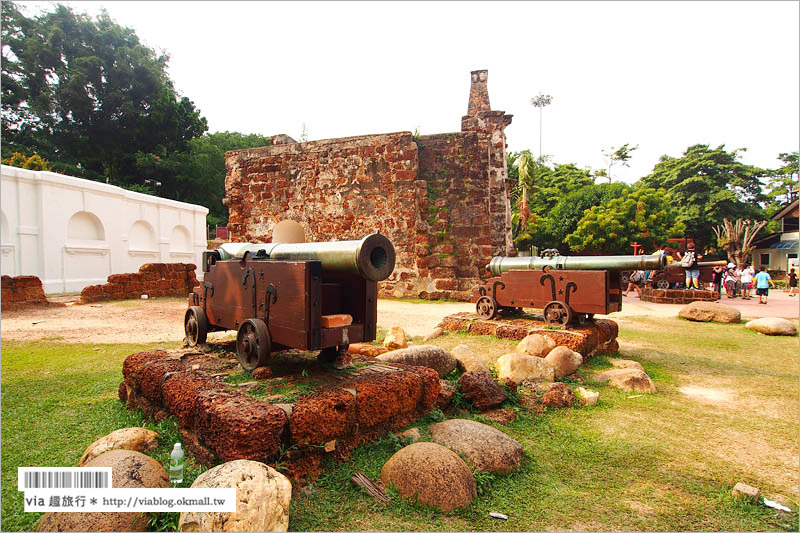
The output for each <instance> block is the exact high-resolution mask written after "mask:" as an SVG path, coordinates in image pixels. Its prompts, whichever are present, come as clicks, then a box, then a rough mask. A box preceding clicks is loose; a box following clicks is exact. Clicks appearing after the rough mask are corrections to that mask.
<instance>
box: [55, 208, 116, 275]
mask: <svg viewBox="0 0 800 533" xmlns="http://www.w3.org/2000/svg"><path fill="white" fill-rule="evenodd" d="M64 252H65V255H64V279H65V280H69V281H70V282H72V283H74V284H75V285H76V286H85V285H88V284H92V283H98V282H101V283H102V281H103V280H105V278H106V276H108V275H109V274H110V273H111V263H110V255H109V252H110V248H109V246H108V243H107V242H106V232H105V228H104V227H103V223H102V221H101V220H100V219H99V218H98V217H97V215H95V214H94V213H90V212H88V211H78V212H77V213H75V214H73V215H72V216H71V217H70V219H69V222H67V239H66V242H65V243H64Z"/></svg>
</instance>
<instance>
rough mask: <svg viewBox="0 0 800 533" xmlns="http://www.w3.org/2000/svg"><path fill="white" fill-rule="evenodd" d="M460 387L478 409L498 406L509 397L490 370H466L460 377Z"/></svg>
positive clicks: (482, 409) (462, 392)
mask: <svg viewBox="0 0 800 533" xmlns="http://www.w3.org/2000/svg"><path fill="white" fill-rule="evenodd" d="M458 388H459V390H460V391H461V394H463V395H464V398H466V399H467V400H469V401H470V402H472V405H474V406H475V409H477V410H478V411H487V410H489V409H492V408H494V407H497V406H499V405H500V404H501V403H503V402H504V401H506V398H507V397H508V395H507V394H506V390H505V389H504V388H503V387H502V385H500V384H499V383H498V382H496V381H495V380H494V378H493V377H492V374H491V373H490V372H489V371H488V370H473V371H472V372H465V373H464V374H463V375H462V376H461V377H460V378H458Z"/></svg>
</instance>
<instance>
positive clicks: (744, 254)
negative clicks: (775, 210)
mask: <svg viewBox="0 0 800 533" xmlns="http://www.w3.org/2000/svg"><path fill="white" fill-rule="evenodd" d="M766 225H767V221H766V220H761V221H755V220H742V219H741V218H740V219H737V220H736V222H731V221H730V220H728V219H727V218H726V219H724V220H723V225H721V226H714V234H715V235H716V236H717V246H719V247H720V248H722V249H724V250H725V251H726V252H728V262H730V263H736V266H737V267H738V268H744V265H745V264H746V263H749V262H750V254H752V253H753V250H754V248H755V247H754V246H753V241H754V240H755V238H756V235H758V232H759V231H760V230H761V228H763V227H764V226H766Z"/></svg>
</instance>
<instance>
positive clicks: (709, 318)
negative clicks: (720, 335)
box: [678, 302, 742, 322]
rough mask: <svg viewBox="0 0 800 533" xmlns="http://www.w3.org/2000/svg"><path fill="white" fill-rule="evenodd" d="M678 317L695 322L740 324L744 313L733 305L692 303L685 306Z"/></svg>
mask: <svg viewBox="0 0 800 533" xmlns="http://www.w3.org/2000/svg"><path fill="white" fill-rule="evenodd" d="M678 316H679V317H681V318H685V319H686V320H691V321H693V322H739V321H740V320H741V319H742V313H741V312H739V310H738V309H736V308H735V307H733V306H731V305H726V304H719V303H716V302H692V303H690V304H689V305H686V306H684V307H683V308H682V309H681V310H680V311H679V312H678Z"/></svg>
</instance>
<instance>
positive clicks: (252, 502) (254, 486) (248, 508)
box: [178, 459, 292, 531]
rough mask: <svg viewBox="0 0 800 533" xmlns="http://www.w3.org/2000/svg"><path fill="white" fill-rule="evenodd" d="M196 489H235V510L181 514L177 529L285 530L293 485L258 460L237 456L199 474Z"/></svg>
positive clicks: (195, 483) (194, 484) (287, 527)
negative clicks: (237, 457) (236, 458)
mask: <svg viewBox="0 0 800 533" xmlns="http://www.w3.org/2000/svg"><path fill="white" fill-rule="evenodd" d="M192 487H193V488H195V487H197V488H207V489H216V488H231V487H232V488H235V489H236V512H233V513H199V512H186V513H181V515H180V518H179V519H178V531H287V530H288V529H289V504H290V503H291V501H292V484H291V483H290V482H289V480H288V479H286V476H284V475H283V474H281V473H280V472H278V471H277V470H274V469H272V468H271V467H269V466H267V465H265V464H264V463H259V462H258V461H247V460H245V459H238V460H236V461H230V462H227V463H223V464H221V465H219V466H215V467H214V468H212V469H210V470H206V471H205V472H203V473H202V474H200V475H199V476H198V477H197V479H195V480H194V483H192Z"/></svg>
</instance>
